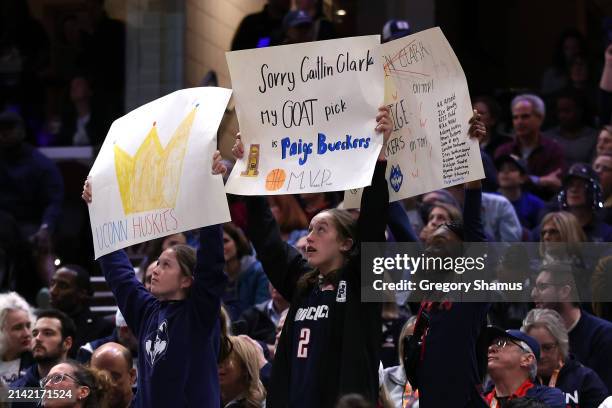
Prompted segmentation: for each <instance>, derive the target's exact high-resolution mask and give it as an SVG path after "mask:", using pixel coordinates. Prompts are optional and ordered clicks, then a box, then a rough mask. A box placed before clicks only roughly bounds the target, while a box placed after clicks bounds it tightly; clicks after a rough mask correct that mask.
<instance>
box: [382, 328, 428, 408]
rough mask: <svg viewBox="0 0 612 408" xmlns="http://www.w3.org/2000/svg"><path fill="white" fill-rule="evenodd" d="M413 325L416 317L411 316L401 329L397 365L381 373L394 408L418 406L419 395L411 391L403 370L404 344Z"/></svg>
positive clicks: (410, 333) (411, 331)
mask: <svg viewBox="0 0 612 408" xmlns="http://www.w3.org/2000/svg"><path fill="white" fill-rule="evenodd" d="M415 323H416V316H412V317H411V318H410V319H408V321H407V322H406V323H405V324H404V327H402V331H401V333H400V336H399V341H398V356H399V362H400V363H399V365H397V366H394V367H388V368H385V371H384V373H383V384H384V386H385V388H386V390H387V393H388V395H389V399H390V400H391V403H392V404H393V406H394V407H395V408H410V407H412V406H417V405H418V404H416V401H418V400H419V394H418V392H414V391H413V389H412V386H411V385H410V382H409V381H408V379H407V378H406V370H405V369H404V342H405V339H406V337H408V336H412V333H413V332H414V324H415Z"/></svg>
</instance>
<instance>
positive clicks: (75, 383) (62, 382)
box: [40, 360, 113, 408]
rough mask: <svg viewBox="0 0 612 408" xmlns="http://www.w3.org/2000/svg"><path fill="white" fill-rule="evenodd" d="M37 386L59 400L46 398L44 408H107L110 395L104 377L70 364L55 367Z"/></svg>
mask: <svg viewBox="0 0 612 408" xmlns="http://www.w3.org/2000/svg"><path fill="white" fill-rule="evenodd" d="M40 385H41V387H43V388H44V389H45V390H46V391H50V393H49V394H51V396H52V395H53V394H56V395H58V397H59V398H56V399H53V398H47V397H48V396H49V395H45V398H44V399H43V406H44V407H49V408H53V407H64V408H101V407H102V408H106V407H109V404H108V398H109V397H110V394H111V392H113V390H112V388H113V385H112V382H111V379H110V378H109V377H108V376H107V375H106V374H105V373H102V372H100V371H97V370H94V369H91V368H88V367H85V366H83V365H81V364H79V363H78V362H76V361H71V360H68V361H65V362H63V363H60V364H57V365H56V366H54V367H53V368H52V369H51V371H49V374H48V375H47V376H46V377H44V378H42V379H41V380H40ZM61 396H64V398H63V399H62V398H61ZM66 397H69V398H70V399H68V400H67V399H66Z"/></svg>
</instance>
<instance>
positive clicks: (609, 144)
mask: <svg viewBox="0 0 612 408" xmlns="http://www.w3.org/2000/svg"><path fill="white" fill-rule="evenodd" d="M595 153H596V154H597V156H601V155H602V154H605V153H608V154H612V126H610V125H605V126H604V127H602V128H601V130H600V131H599V135H598V136H597V145H596V146H595Z"/></svg>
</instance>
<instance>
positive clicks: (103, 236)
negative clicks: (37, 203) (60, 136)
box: [89, 87, 231, 259]
mask: <svg viewBox="0 0 612 408" xmlns="http://www.w3.org/2000/svg"><path fill="white" fill-rule="evenodd" d="M230 95H231V90H229V89H223V88H208V87H207V88H192V89H184V90H181V91H177V92H174V93H172V94H170V95H166V96H164V97H163V98H160V99H157V100H155V101H153V102H150V103H148V104H146V105H143V106H141V107H140V108H138V109H136V110H134V111H132V112H130V113H128V114H127V115H125V116H123V117H121V118H119V119H117V120H116V121H115V122H113V124H112V126H111V128H110V130H109V132H108V135H107V136H106V139H105V140H104V143H103V144H102V148H101V150H100V153H99V154H98V157H97V158H96V161H95V163H94V165H93V167H92V168H91V171H90V173H89V179H90V183H91V186H92V198H93V202H92V203H91V204H90V205H89V218H90V221H91V232H92V234H93V243H94V250H95V258H96V259H97V258H98V257H100V256H102V255H105V254H108V253H110V252H112V251H115V250H117V249H120V248H125V247H127V246H130V245H133V244H137V243H140V242H144V241H148V240H151V239H155V238H160V237H163V236H166V235H171V234H175V233H178V232H182V231H186V230H190V229H195V228H199V227H202V226H206V225H212V224H218V223H222V222H227V221H229V220H230V216H229V209H228V206H227V199H226V196H225V190H224V188H223V180H222V177H221V175H212V173H211V167H212V155H213V153H214V151H215V150H216V146H217V144H216V139H217V128H218V127H219V123H220V121H221V117H222V116H223V112H224V110H225V106H226V105H227V102H228V101H229V98H230Z"/></svg>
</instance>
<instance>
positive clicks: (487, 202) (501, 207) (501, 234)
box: [447, 185, 523, 242]
mask: <svg viewBox="0 0 612 408" xmlns="http://www.w3.org/2000/svg"><path fill="white" fill-rule="evenodd" d="M447 190H448V191H449V192H450V193H451V194H453V195H454V197H455V199H456V200H457V201H458V202H463V201H464V194H465V193H464V189H463V186H461V185H457V186H452V187H449V188H447ZM481 217H482V223H483V225H484V231H485V234H486V235H487V238H488V239H489V240H491V241H495V242H516V241H521V239H522V238H523V227H521V223H520V221H519V219H518V217H517V215H516V212H515V211H514V207H512V204H511V203H510V201H508V199H507V198H506V197H504V196H501V195H499V194H492V193H482V201H481Z"/></svg>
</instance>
